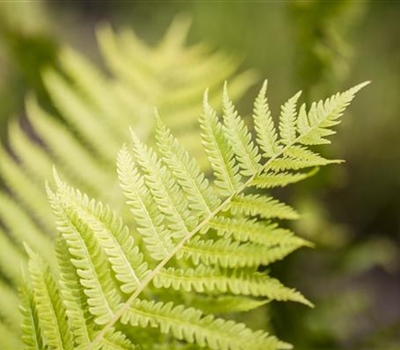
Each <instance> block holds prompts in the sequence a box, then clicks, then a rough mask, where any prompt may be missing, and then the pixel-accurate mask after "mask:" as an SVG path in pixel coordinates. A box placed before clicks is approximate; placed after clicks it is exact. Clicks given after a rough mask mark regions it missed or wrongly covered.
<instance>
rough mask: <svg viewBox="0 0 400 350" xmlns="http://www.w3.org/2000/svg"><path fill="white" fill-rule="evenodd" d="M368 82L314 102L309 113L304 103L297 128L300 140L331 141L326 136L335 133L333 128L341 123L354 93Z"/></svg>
mask: <svg viewBox="0 0 400 350" xmlns="http://www.w3.org/2000/svg"><path fill="white" fill-rule="evenodd" d="M368 84H369V82H365V83H362V84H359V85H357V86H354V87H353V88H351V89H349V90H347V91H345V92H343V93H337V94H336V95H334V96H331V97H330V98H328V99H326V100H325V101H319V102H318V103H315V102H314V103H313V104H312V105H311V108H310V111H309V112H308V113H306V112H305V106H304V105H303V106H302V108H301V109H300V113H299V117H298V121H297V129H298V132H299V134H300V135H301V137H300V139H299V142H300V143H302V144H304V145H320V144H325V143H330V141H329V140H327V139H326V137H327V136H329V135H332V134H334V133H335V131H333V130H331V128H332V127H333V126H335V125H337V124H339V123H340V120H339V118H340V117H341V116H342V114H343V112H344V110H345V108H346V107H347V106H348V105H349V103H350V102H351V101H352V100H353V98H354V95H355V94H356V93H357V92H358V91H359V90H361V89H362V88H363V87H364V86H366V85H368Z"/></svg>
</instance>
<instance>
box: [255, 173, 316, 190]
mask: <svg viewBox="0 0 400 350" xmlns="http://www.w3.org/2000/svg"><path fill="white" fill-rule="evenodd" d="M317 171H318V168H315V169H313V170H311V171H309V172H307V173H290V172H287V171H283V172H276V173H269V174H266V175H260V176H256V177H255V178H254V180H253V181H252V182H251V185H252V186H255V187H257V188H274V187H285V186H287V185H289V184H293V183H296V182H299V181H302V180H305V179H307V178H308V177H310V176H313V175H315V174H316V173H317Z"/></svg>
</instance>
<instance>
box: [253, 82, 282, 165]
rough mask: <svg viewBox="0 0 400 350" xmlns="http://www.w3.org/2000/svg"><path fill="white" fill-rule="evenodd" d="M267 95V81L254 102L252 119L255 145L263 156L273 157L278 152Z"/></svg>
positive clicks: (276, 136) (276, 137)
mask: <svg viewBox="0 0 400 350" xmlns="http://www.w3.org/2000/svg"><path fill="white" fill-rule="evenodd" d="M266 93H267V81H266V80H265V81H264V84H263V86H262V88H261V90H260V93H259V94H258V96H257V98H256V100H255V101H254V109H253V119H254V128H255V130H256V132H257V143H258V144H259V146H260V148H261V149H262V150H263V152H264V153H263V156H264V157H266V158H270V157H273V156H274V155H275V154H276V153H278V152H279V148H280V146H279V145H278V142H277V141H278V135H277V133H276V129H275V126H274V121H273V119H272V115H271V111H270V110H269V106H268V100H267V97H266Z"/></svg>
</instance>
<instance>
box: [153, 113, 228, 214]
mask: <svg viewBox="0 0 400 350" xmlns="http://www.w3.org/2000/svg"><path fill="white" fill-rule="evenodd" d="M156 131H157V134H156V138H157V140H158V146H159V149H160V152H161V154H162V155H163V161H164V162H165V163H166V164H167V165H168V167H169V169H170V170H171V172H173V174H174V175H175V177H176V178H177V181H178V183H179V185H180V186H181V188H182V190H183V191H184V192H185V194H186V196H187V198H188V201H189V207H190V208H191V209H192V210H194V211H196V212H198V213H199V214H200V215H201V216H203V217H206V216H208V215H210V214H211V212H212V211H213V210H215V209H216V208H217V207H218V205H219V204H220V200H219V198H218V197H217V196H216V195H215V194H214V193H213V192H212V190H211V188H210V186H209V183H208V180H207V179H206V178H205V175H204V173H202V172H201V170H200V168H199V166H198V165H197V163H196V162H195V160H194V159H191V158H190V156H189V154H188V152H187V151H186V150H185V149H184V148H183V147H182V146H181V145H180V144H179V142H178V140H177V139H175V138H174V137H173V136H172V135H171V132H170V130H169V129H168V128H167V127H166V126H165V125H164V124H163V123H162V121H161V119H160V118H159V117H158V118H157V129H156Z"/></svg>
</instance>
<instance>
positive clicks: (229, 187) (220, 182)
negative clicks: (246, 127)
mask: <svg viewBox="0 0 400 350" xmlns="http://www.w3.org/2000/svg"><path fill="white" fill-rule="evenodd" d="M203 104H204V106H203V107H204V112H203V114H202V115H201V117H200V126H201V128H202V130H203V133H202V135H201V136H202V139H203V145H204V148H205V150H206V152H207V154H208V158H209V160H210V163H211V166H212V168H213V170H214V175H215V178H216V180H215V185H216V186H217V187H218V189H219V191H220V193H221V195H224V196H230V195H232V194H233V193H235V192H236V191H237V190H238V188H239V187H240V186H241V177H240V175H239V166H238V165H237V164H235V159H234V157H233V156H234V153H233V150H232V148H231V146H230V145H229V143H228V141H227V139H226V136H225V135H224V133H223V128H222V126H221V124H220V123H219V121H218V116H217V114H216V112H215V111H214V110H213V108H212V107H211V106H210V104H209V102H208V93H207V92H206V93H205V95H204V102H203Z"/></svg>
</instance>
